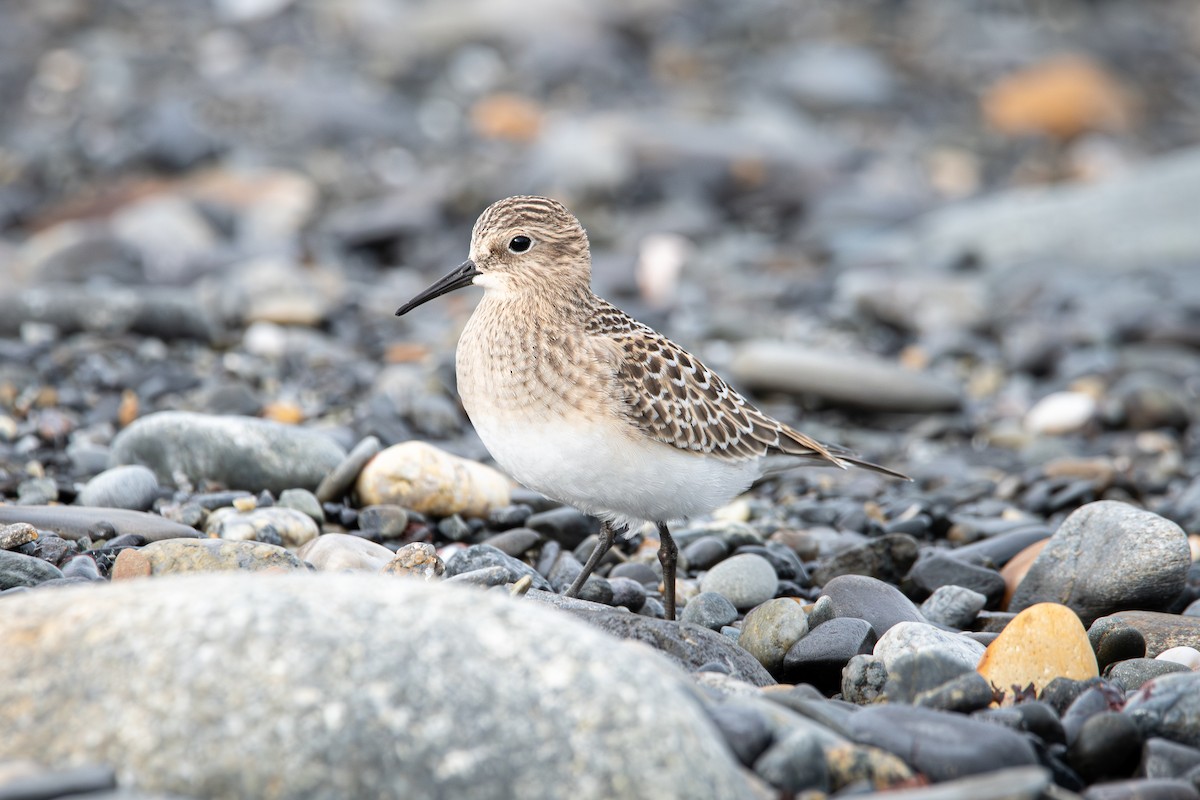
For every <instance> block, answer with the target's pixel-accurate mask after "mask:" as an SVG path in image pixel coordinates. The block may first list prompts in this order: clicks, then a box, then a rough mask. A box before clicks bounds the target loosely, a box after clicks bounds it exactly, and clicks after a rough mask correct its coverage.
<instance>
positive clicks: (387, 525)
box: [357, 505, 409, 539]
mask: <svg viewBox="0 0 1200 800" xmlns="http://www.w3.org/2000/svg"><path fill="white" fill-rule="evenodd" d="M408 521H409V519H408V511H406V510H405V509H404V508H402V507H401V506H394V505H382V506H366V507H365V508H362V509H359V512H358V519H357V522H358V528H359V530H361V531H363V532H367V533H377V534H379V538H381V539H396V538H399V537H401V536H403V535H404V532H405V531H406V530H408Z"/></svg>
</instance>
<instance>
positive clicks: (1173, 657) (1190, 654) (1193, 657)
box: [1154, 647, 1200, 671]
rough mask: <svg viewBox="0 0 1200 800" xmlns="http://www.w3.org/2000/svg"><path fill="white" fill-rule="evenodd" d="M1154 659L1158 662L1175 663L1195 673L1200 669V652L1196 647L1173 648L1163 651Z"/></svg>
mask: <svg viewBox="0 0 1200 800" xmlns="http://www.w3.org/2000/svg"><path fill="white" fill-rule="evenodd" d="M1154 658H1155V660H1156V661H1174V662H1175V663H1176V664H1183V665H1184V666H1185V667H1187V668H1188V669H1190V670H1193V671H1194V670H1196V669H1197V668H1200V650H1197V649H1196V648H1194V647H1172V648H1171V649H1170V650H1163V651H1162V652H1161V653H1159V654H1158V655H1157V656H1155V657H1154Z"/></svg>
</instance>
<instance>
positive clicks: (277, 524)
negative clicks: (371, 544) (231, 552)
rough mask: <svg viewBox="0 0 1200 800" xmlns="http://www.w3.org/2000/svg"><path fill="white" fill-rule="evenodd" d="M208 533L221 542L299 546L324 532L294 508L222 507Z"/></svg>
mask: <svg viewBox="0 0 1200 800" xmlns="http://www.w3.org/2000/svg"><path fill="white" fill-rule="evenodd" d="M204 530H205V532H206V533H207V534H208V535H209V536H211V537H215V538H218V539H229V540H234V541H243V542H250V541H258V542H266V543H268V544H281V545H283V546H284V547H300V546H301V545H303V544H305V543H306V542H310V541H312V540H313V539H316V538H317V536H319V535H320V533H321V529H320V528H319V527H318V526H317V523H316V522H315V521H314V520H313V518H312V517H310V516H309V515H308V514H305V513H304V512H303V511H297V510H296V509H294V508H283V507H282V506H270V507H268V508H256V509H254V510H253V511H238V510H236V509H234V508H221V509H217V510H216V511H214V512H213V513H212V514H210V515H209V517H208V521H207V522H206V523H205V525H204Z"/></svg>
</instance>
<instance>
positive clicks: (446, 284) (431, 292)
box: [396, 258, 479, 317]
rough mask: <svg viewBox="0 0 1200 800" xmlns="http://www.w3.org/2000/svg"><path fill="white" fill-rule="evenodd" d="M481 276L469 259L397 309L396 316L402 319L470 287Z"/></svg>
mask: <svg viewBox="0 0 1200 800" xmlns="http://www.w3.org/2000/svg"><path fill="white" fill-rule="evenodd" d="M478 274H479V270H478V269H476V268H475V262H474V261H472V260H471V259H469V258H468V259H467V260H466V261H464V262H463V263H462V264H460V265H459V266H458V267H457V268H456V269H455V270H454V271H453V272H451V273H450V274H449V275H446V276H445V277H443V278H439V279H438V281H437V283H435V284H433V286H430V287H429V288H428V289H426V290H425V291H423V292H421V293H420V294H419V295H417V296H416V297H414V298H413V299H412V300H409V301H408V302H407V303H405V304H404V305H402V306H400V308H398V309H396V316H397V317H402V316H404V315H405V314H407V313H408V312H410V311H412V310H413V309H414V308H416V307H417V306H419V305H424V304H425V303H428V302H429V301H430V300H432V299H434V298H435V297H441V296H442V295H444V294H447V293H449V292H453V291H454V290H455V289H461V288H462V287H464V286H470V285H471V281H473V280H474V279H475V276H476V275H478Z"/></svg>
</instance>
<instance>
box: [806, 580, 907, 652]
mask: <svg viewBox="0 0 1200 800" xmlns="http://www.w3.org/2000/svg"><path fill="white" fill-rule="evenodd" d="M822 593H823V594H824V595H825V596H826V597H828V598H829V599H830V600H831V601H832V602H833V615H834V616H835V617H857V618H859V619H865V620H866V621H867V622H869V623H871V627H872V628H874V630H875V636H876V638H878V637H880V636H883V634H885V633H887V631H888V629H889V628H891V627H892V626H893V625H895V624H897V623H899V622H925V621H926V620H925V617H923V616H922V615H921V612H920V611H919V610H918V609H917V607H916V606H915V605H913V602H912V601H911V600H909V599H908V598H907V597H905V596H904V595H903V594H901V592H900V590H899V589H897V588H896V587H895V586H892V585H891V584H887V583H884V582H883V581H879V580H876V579H874V578H868V577H867V576H865V575H841V576H838V577H836V578H834V579H832V580H831V581H829V583H827V584H825V587H824V589H823V590H822Z"/></svg>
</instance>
